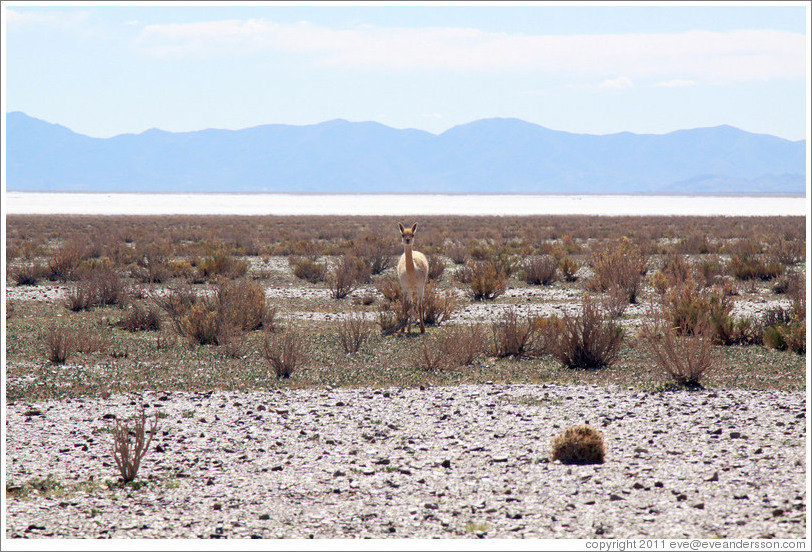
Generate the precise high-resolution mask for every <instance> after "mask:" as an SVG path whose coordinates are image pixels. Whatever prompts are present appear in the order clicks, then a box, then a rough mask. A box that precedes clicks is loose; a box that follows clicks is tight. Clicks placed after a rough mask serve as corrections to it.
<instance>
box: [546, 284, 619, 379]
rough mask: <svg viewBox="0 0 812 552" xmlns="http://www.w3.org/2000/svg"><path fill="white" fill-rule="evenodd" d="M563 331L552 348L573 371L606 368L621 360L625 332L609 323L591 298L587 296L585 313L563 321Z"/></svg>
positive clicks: (558, 357) (559, 358)
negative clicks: (618, 359) (619, 354)
mask: <svg viewBox="0 0 812 552" xmlns="http://www.w3.org/2000/svg"><path fill="white" fill-rule="evenodd" d="M559 325H560V330H559V333H558V334H557V336H556V338H555V341H554V343H553V344H551V346H550V349H551V352H552V354H553V356H554V357H556V358H557V359H558V360H559V361H561V363H562V364H564V366H568V367H570V368H602V367H604V366H610V365H612V364H613V363H614V362H615V360H617V356H618V353H619V352H620V345H621V343H622V341H623V329H622V328H621V327H620V325H619V324H618V323H616V322H614V321H611V320H608V319H607V318H606V317H605V316H604V315H603V314H602V313H601V311H600V308H599V307H598V305H597V304H596V303H595V302H594V301H593V300H592V298H591V297H590V296H589V295H584V299H583V303H582V309H581V314H578V315H575V316H573V315H565V316H563V317H562V318H560V319H559Z"/></svg>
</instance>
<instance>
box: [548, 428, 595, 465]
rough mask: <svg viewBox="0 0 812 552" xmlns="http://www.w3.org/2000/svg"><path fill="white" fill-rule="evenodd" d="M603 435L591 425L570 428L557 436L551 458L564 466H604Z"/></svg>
mask: <svg viewBox="0 0 812 552" xmlns="http://www.w3.org/2000/svg"><path fill="white" fill-rule="evenodd" d="M605 456H606V447H605V446H604V444H603V433H602V432H601V431H599V430H597V429H595V428H593V427H592V426H589V425H576V426H570V427H568V428H566V429H564V431H562V432H561V433H559V434H558V435H556V436H555V438H554V439H553V443H552V450H551V451H550V458H551V459H552V460H553V461H555V460H559V461H560V462H561V463H562V464H602V463H603V461H604V458H605Z"/></svg>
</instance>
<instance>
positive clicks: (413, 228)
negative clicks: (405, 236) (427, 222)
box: [412, 222, 417, 234]
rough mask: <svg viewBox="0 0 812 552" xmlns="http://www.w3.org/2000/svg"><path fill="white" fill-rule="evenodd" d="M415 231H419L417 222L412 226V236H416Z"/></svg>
mask: <svg viewBox="0 0 812 552" xmlns="http://www.w3.org/2000/svg"><path fill="white" fill-rule="evenodd" d="M415 230H417V223H416V222H415V223H414V224H412V234H414V231H415Z"/></svg>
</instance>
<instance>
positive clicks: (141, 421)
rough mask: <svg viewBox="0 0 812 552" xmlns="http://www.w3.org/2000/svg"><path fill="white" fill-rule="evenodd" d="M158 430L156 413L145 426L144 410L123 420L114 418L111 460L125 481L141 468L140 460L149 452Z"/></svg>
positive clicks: (131, 478)
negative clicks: (149, 423) (151, 420)
mask: <svg viewBox="0 0 812 552" xmlns="http://www.w3.org/2000/svg"><path fill="white" fill-rule="evenodd" d="M157 431H158V415H157V414H156V415H155V419H154V420H153V422H152V425H151V426H149V427H148V426H147V415H146V413H145V412H144V410H143V409H142V410H141V413H140V414H139V415H137V416H134V417H133V418H131V419H129V420H125V421H121V420H118V419H116V427H115V429H114V430H113V460H115V462H116V466H117V467H118V471H119V473H120V474H121V478H122V479H123V480H124V482H125V483H127V482H130V481H133V480H134V479H135V478H136V476H137V475H138V470H139V469H140V468H141V461H142V460H143V459H144V457H145V456H146V454H147V452H149V445H150V443H151V442H152V438H153V436H155V433H156V432H157Z"/></svg>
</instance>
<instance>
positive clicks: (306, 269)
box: [288, 257, 327, 284]
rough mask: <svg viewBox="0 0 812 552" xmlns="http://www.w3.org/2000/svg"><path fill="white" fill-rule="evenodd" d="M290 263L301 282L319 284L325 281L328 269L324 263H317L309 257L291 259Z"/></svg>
mask: <svg viewBox="0 0 812 552" xmlns="http://www.w3.org/2000/svg"><path fill="white" fill-rule="evenodd" d="M288 262H289V263H290V264H291V266H292V267H293V275H294V276H296V277H297V278H299V279H301V280H305V281H307V282H310V283H311V284H318V283H319V282H323V281H324V276H325V275H326V273H327V268H326V267H325V266H324V264H323V263H317V262H316V261H314V260H313V259H310V258H308V257H298V258H297V257H291V258H290V259H289V260H288Z"/></svg>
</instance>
